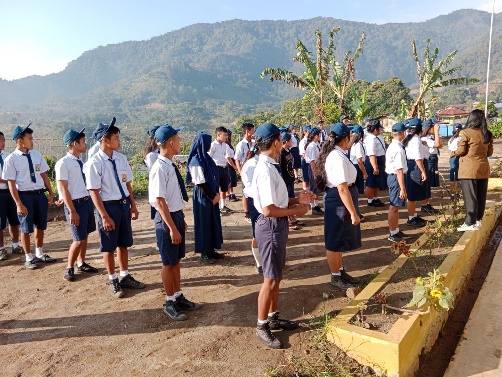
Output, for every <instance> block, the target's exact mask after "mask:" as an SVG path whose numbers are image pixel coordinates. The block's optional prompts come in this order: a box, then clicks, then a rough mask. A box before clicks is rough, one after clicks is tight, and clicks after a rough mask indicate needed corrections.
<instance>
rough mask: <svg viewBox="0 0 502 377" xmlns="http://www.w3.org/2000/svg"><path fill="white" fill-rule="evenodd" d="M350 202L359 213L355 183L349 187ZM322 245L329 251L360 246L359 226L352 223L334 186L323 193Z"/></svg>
mask: <svg viewBox="0 0 502 377" xmlns="http://www.w3.org/2000/svg"><path fill="white" fill-rule="evenodd" d="M349 190H350V195H351V197H352V202H353V203H354V207H355V208H356V212H357V213H359V208H358V197H359V195H358V193H357V188H356V186H355V185H352V186H350V187H349ZM324 245H325V247H326V250H329V251H341V252H344V251H351V250H356V249H359V248H360V247H361V226H360V225H352V219H351V217H350V213H349V211H348V210H347V208H345V205H344V204H343V202H342V199H341V198H340V194H339V193H338V189H337V188H336V187H333V188H326V195H324Z"/></svg>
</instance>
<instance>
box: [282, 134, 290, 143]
mask: <svg viewBox="0 0 502 377" xmlns="http://www.w3.org/2000/svg"><path fill="white" fill-rule="evenodd" d="M281 139H282V142H283V143H285V142H286V141H288V140H291V134H290V133H287V132H281Z"/></svg>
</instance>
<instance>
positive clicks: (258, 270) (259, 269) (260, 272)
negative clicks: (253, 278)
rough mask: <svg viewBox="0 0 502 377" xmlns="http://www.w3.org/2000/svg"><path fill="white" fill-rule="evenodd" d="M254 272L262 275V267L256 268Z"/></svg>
mask: <svg viewBox="0 0 502 377" xmlns="http://www.w3.org/2000/svg"><path fill="white" fill-rule="evenodd" d="M256 272H257V273H258V274H260V275H263V267H262V266H260V267H256Z"/></svg>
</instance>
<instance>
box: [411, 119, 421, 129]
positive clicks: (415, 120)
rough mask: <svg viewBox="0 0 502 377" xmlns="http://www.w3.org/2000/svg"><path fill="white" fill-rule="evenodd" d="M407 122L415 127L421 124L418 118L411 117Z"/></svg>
mask: <svg viewBox="0 0 502 377" xmlns="http://www.w3.org/2000/svg"><path fill="white" fill-rule="evenodd" d="M408 124H409V125H410V127H417V126H421V125H422V121H421V120H420V119H418V118H411V119H410V121H409V122H408Z"/></svg>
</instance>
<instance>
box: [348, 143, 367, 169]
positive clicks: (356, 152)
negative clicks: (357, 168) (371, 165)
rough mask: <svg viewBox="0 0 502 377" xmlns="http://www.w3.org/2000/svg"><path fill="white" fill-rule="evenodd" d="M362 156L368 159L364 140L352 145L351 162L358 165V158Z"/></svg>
mask: <svg viewBox="0 0 502 377" xmlns="http://www.w3.org/2000/svg"><path fill="white" fill-rule="evenodd" d="M360 158H362V159H363V163H364V160H365V159H366V150H365V149H364V144H363V143H362V142H360V141H359V142H357V143H355V144H353V145H352V147H350V162H352V163H353V164H354V165H357V163H358V162H357V160H359V159H360Z"/></svg>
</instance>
